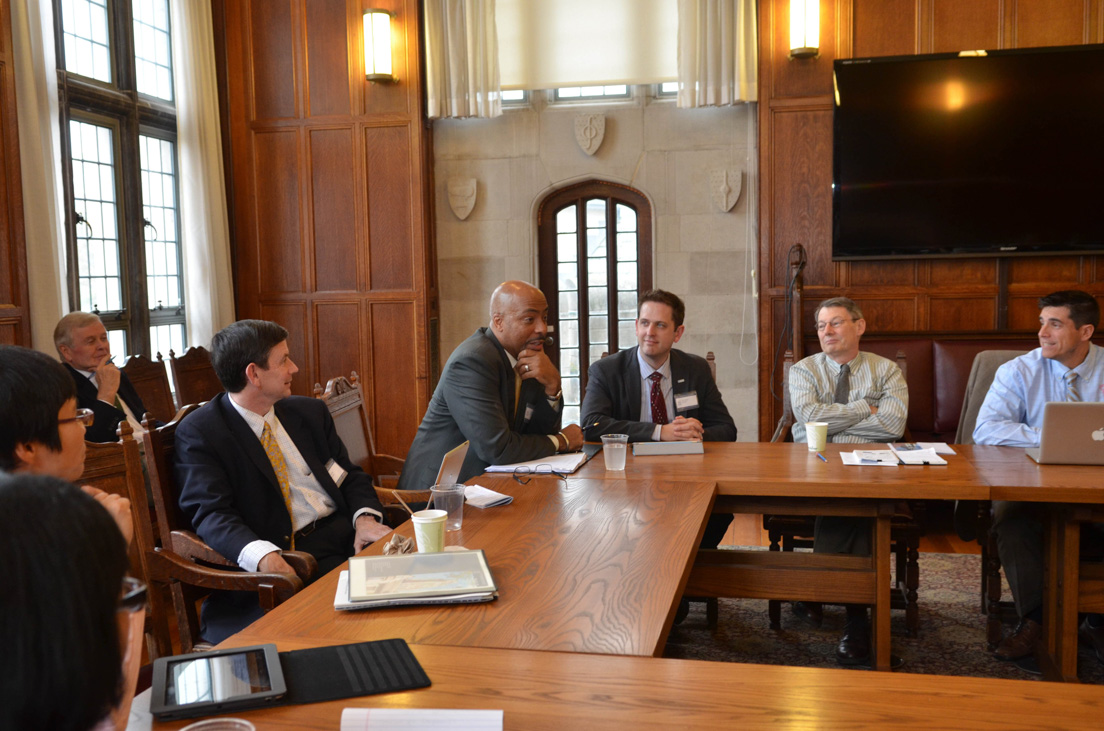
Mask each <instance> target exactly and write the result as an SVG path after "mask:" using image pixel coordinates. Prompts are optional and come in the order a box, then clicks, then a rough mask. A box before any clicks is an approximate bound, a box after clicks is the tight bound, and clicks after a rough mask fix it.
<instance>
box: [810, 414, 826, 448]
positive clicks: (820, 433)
mask: <svg viewBox="0 0 1104 731" xmlns="http://www.w3.org/2000/svg"><path fill="white" fill-rule="evenodd" d="M805 440H806V441H807V442H808V443H809V451H810V452H823V451H824V447H825V445H827V444H828V422H825V421H810V422H807V423H806V424H805Z"/></svg>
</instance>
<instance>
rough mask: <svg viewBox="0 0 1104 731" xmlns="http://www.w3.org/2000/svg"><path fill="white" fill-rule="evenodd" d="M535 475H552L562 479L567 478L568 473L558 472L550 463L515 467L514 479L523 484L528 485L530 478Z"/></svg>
mask: <svg viewBox="0 0 1104 731" xmlns="http://www.w3.org/2000/svg"><path fill="white" fill-rule="evenodd" d="M533 475H551V476H552V477H558V478H560V479H561V480H566V479H567V475H565V474H562V473H560V472H556V471H555V470H554V469H552V465H550V464H539V465H537V466H536V467H528V466H522V467H515V468H514V480H515V481H516V482H518V483H520V484H522V485H528V484H529V480H531V479H533V477H532V476H533Z"/></svg>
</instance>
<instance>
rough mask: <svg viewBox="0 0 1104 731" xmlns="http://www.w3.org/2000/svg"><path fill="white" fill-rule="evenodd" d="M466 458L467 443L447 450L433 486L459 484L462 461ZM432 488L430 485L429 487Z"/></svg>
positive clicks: (462, 466)
mask: <svg viewBox="0 0 1104 731" xmlns="http://www.w3.org/2000/svg"><path fill="white" fill-rule="evenodd" d="M467 456H468V442H464V443H463V444H461V445H460V446H458V447H455V448H454V449H451V450H449V451H448V452H446V453H445V456H444V457H443V458H442V459H441V469H439V470H437V481H436V482H434V483H433V484H434V485H457V484H459V483H460V479H459V477H460V471H461V470H462V469H463V468H464V459H465V458H467ZM431 487H432V485H431Z"/></svg>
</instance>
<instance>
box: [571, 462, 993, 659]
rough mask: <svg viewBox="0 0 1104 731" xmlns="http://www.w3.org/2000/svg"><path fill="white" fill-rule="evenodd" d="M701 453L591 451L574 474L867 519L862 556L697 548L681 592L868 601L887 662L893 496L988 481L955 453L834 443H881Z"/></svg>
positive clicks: (963, 492)
mask: <svg viewBox="0 0 1104 731" xmlns="http://www.w3.org/2000/svg"><path fill="white" fill-rule="evenodd" d="M704 447H705V453H704V454H683V455H669V456H667V455H665V456H654V455H653V456H646V457H636V456H634V455H632V454H629V455H628V457H627V459H626V465H625V471H624V472H610V471H607V470H606V469H605V462H604V460H603V458H602V455H601V454H599V455H597V456H596V457H595V459H593V460H591V461H590V462H588V463H587V464H586V465H584V466H583V468H582V469H581V470H580V471H579V472H578V473H577V474H578V475H579V476H580V477H589V478H596V479H601V478H608V479H623V478H628V479H633V480H636V479H643V480H664V479H671V480H674V479H683V480H695V479H713V480H716V481H717V500H716V502H715V503H714V508H713V510H714V512H718V513H756V514H758V513H771V514H780V515H846V516H859V517H868V518H872V519H873V523H874V528H873V530H874V541H873V543H872V551H871V555H870V556H840V555H819V554H811V553H785V552H766V551H761V550H760V551H701V552H699V554H698V558H697V560H696V561H695V564H694V570H693V572H692V573H691V576H690V581H689V583H688V585H687V593H688V594H690V595H692V596H732V597H745V598H753V599H794V600H804V601H824V602H839V603H849V604H870V605H872V615H873V617H872V622H871V625H872V626H871V641H872V642H871V653H872V655H873V658H874V663H873V664H874V667H875V668H876V669H879V670H888V669H889V667H890V639H889V598H890V587H889V576H890V570H889V559H890V539H889V529H890V520H891V519H892V517H893V513H894V508H895V506H896V504H897V502H899V501H901V500H913V499H928V500H936V499H942V500H955V499H962V500H985V499H987V498H988V495H989V490H988V487H987V486H986V484H985V482H984V481H983V480H982V479H981V478H980V477H979V476H978V473H977V471H976V470H975V468H974V465H973V464H971V463H970V462H969V461H968V460H967V459H965V458H964V457H962V456H958V455H956V456H952V457H948V458H947V462H948V464H947V465H938V466H937V465H930V466H928V465H917V466H911V465H910V466H899V467H882V466H878V465H861V466H847V465H844V464H843V462H842V460H841V459H840V456H839V453H840V452H845V451H847V452H849V451H853V450H855V449H864V448H865V449H877V448H882V449H885V448H886V447H885V445H884V444H882V445H861V444H829V445H828V449H827V452H826V459H827V461H823V460H821V459H819V458H818V457H817V456H816V453H814V452H810V451H809V450H808V448H807V447H806V446H805V445H804V444H792V443H778V444H770V443H762V442H726V443H716V442H711V443H706V444H705V445H704Z"/></svg>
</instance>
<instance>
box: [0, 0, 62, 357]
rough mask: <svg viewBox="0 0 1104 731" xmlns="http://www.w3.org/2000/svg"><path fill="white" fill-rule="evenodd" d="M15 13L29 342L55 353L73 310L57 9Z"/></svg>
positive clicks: (33, 1) (20, 5)
mask: <svg viewBox="0 0 1104 731" xmlns="http://www.w3.org/2000/svg"><path fill="white" fill-rule="evenodd" d="M11 13H12V46H13V52H14V57H15V58H14V65H15V95H16V108H17V110H18V113H17V118H18V122H19V163H20V169H21V171H22V176H23V229H24V233H25V238H26V242H27V280H28V290H29V294H30V300H31V301H30V314H31V344H32V345H33V346H34V347H35V348H36V349H38V350H41V351H43V352H45V353H50V354H51V355H53V354H55V352H56V351H55V350H54V325H55V324H56V323H57V321H58V320H59V319H61V316H62V315H63V314H65V313H67V312H68V311H69V307H68V301H69V296H68V294H67V293H66V286H65V282H66V278H65V272H66V263H65V261H66V260H65V232H64V226H63V221H64V218H65V214H64V211H65V204H64V198H63V197H62V189H61V139H60V134H61V128H60V122H59V117H58V89H57V66H56V60H55V58H54V14H53V5H52V3H48V2H40V1H39V0H13V2H12V4H11Z"/></svg>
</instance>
